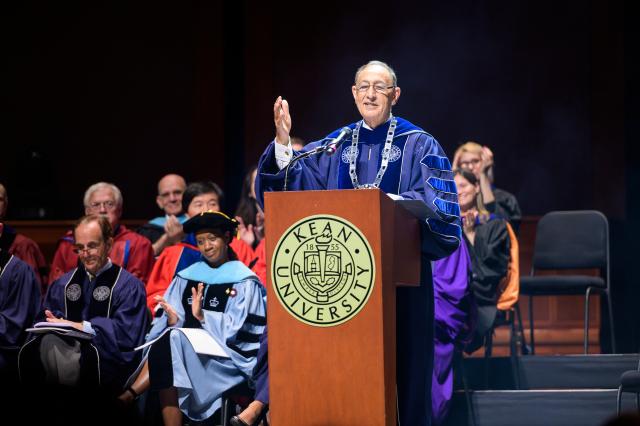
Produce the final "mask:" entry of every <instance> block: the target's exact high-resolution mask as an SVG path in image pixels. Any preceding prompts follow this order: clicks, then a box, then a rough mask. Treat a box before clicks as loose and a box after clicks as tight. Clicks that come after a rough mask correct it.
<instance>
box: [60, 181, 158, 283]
mask: <svg viewBox="0 0 640 426" xmlns="http://www.w3.org/2000/svg"><path fill="white" fill-rule="evenodd" d="M84 211H85V214H87V215H90V214H99V215H101V216H104V217H106V218H107V219H108V220H109V223H110V225H111V229H112V230H113V244H112V245H111V252H110V253H109V257H110V258H111V260H112V261H113V263H115V264H116V265H119V266H122V267H123V268H124V269H126V270H127V271H129V272H130V273H131V274H133V275H134V276H135V277H137V278H139V279H140V280H141V281H142V282H143V283H146V282H147V280H148V279H149V274H150V273H151V269H152V268H153V263H154V256H153V248H152V247H151V243H150V242H149V240H147V239H146V238H144V237H143V236H141V235H138V234H137V233H135V232H133V231H131V230H129V229H127V228H126V227H125V226H124V225H122V224H121V223H119V222H120V216H121V215H122V193H121V192H120V190H119V189H118V187H117V186H115V185H113V184H111V183H106V182H99V183H96V184H94V185H91V186H90V187H89V188H88V189H87V191H86V192H85V194H84ZM74 247H75V246H74V240H73V232H71V231H69V232H67V234H66V235H65V236H64V237H62V238H61V239H60V241H59V242H58V248H57V249H56V253H55V255H54V256H53V262H52V263H51V273H50V275H49V282H53V281H55V280H57V279H58V278H60V277H61V276H62V275H63V274H65V273H67V272H69V271H70V270H72V269H73V268H75V267H76V266H78V255H77V254H76V252H75V251H74V250H75V249H74Z"/></svg>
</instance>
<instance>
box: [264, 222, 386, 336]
mask: <svg viewBox="0 0 640 426" xmlns="http://www.w3.org/2000/svg"><path fill="white" fill-rule="evenodd" d="M372 253H373V251H372V250H371V246H370V245H369V243H368V241H367V239H366V238H365V236H364V234H363V233H362V232H361V231H360V230H359V229H358V228H356V227H355V226H354V225H353V224H351V223H350V222H348V221H346V220H344V219H342V218H339V217H337V216H330V215H314V216H309V217H307V218H304V219H302V220H300V221H298V222H296V223H295V224H294V225H292V226H291V227H290V228H289V229H288V230H287V231H285V233H284V234H283V235H282V237H281V238H280V241H279V242H278V244H277V246H276V250H275V252H274V256H273V259H274V260H273V262H272V269H271V274H272V282H273V285H274V290H275V293H276V295H277V298H278V299H279V300H280V303H282V305H283V306H284V307H285V309H287V311H288V312H289V313H290V314H291V315H293V316H294V317H295V318H296V319H298V320H300V321H302V322H304V323H306V324H309V325H314V326H321V327H327V326H334V325H338V324H342V323H344V322H345V321H348V320H349V319H351V318H353V317H354V316H355V315H357V314H358V312H359V311H360V310H361V309H362V308H363V307H364V306H365V305H366V303H367V300H368V298H369V295H370V294H371V290H372V288H373V283H374V278H375V263H374V259H373V254H372Z"/></svg>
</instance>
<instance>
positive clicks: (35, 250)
mask: <svg viewBox="0 0 640 426" xmlns="http://www.w3.org/2000/svg"><path fill="white" fill-rule="evenodd" d="M8 205H9V196H8V194H7V189H6V188H5V187H4V185H2V184H1V183H0V250H4V251H6V252H8V253H9V254H12V255H14V256H15V257H17V258H18V259H20V260H22V261H23V262H24V263H26V264H27V265H29V266H31V268H32V269H33V272H34V273H35V274H36V278H38V280H40V284H41V285H42V286H45V285H46V278H47V261H46V260H45V258H44V255H43V254H42V251H40V247H38V244H37V243H36V242H35V241H33V240H32V239H31V238H29V237H27V236H25V235H22V234H19V233H18V232H16V230H15V229H13V228H12V227H10V226H8V225H7V224H5V223H4V217H5V214H6V213H7V207H8Z"/></svg>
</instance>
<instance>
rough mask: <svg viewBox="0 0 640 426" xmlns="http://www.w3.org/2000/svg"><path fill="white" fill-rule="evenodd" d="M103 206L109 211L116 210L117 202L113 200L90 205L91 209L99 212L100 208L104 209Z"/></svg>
mask: <svg viewBox="0 0 640 426" xmlns="http://www.w3.org/2000/svg"><path fill="white" fill-rule="evenodd" d="M103 206H104V209H105V210H107V211H111V210H115V208H116V202H115V201H112V200H108V201H102V202H93V203H89V208H90V209H91V210H93V211H98V210H100V207H103Z"/></svg>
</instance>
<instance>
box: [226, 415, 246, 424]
mask: <svg viewBox="0 0 640 426" xmlns="http://www.w3.org/2000/svg"><path fill="white" fill-rule="evenodd" d="M229 424H231V426H249V425H248V424H247V423H245V421H244V420H242V419H241V418H240V417H238V416H233V417H231V420H229Z"/></svg>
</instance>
